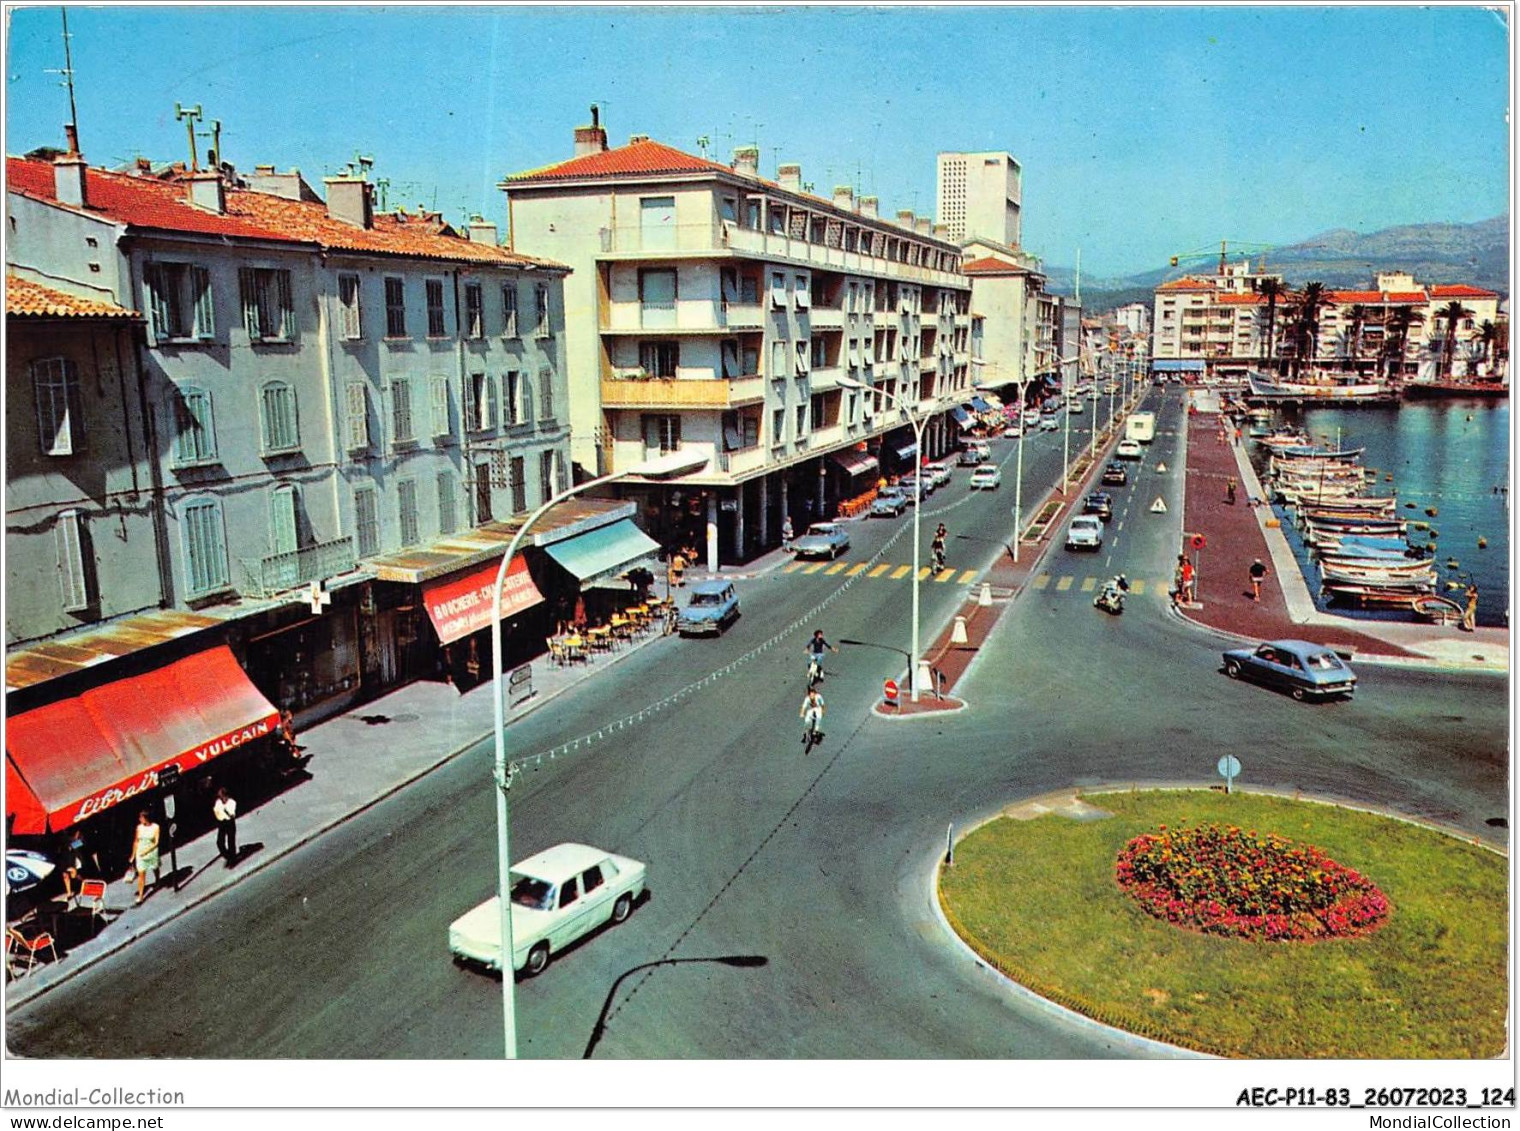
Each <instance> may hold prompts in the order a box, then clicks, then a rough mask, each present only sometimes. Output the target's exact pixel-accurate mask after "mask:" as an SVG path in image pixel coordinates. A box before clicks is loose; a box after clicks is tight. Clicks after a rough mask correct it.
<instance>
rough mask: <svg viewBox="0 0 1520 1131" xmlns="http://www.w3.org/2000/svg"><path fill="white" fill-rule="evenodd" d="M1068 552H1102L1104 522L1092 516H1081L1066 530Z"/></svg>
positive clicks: (1072, 521) (1073, 520)
mask: <svg viewBox="0 0 1520 1131" xmlns="http://www.w3.org/2000/svg"><path fill="white" fill-rule="evenodd" d="M1066 548H1067V549H1068V550H1101V549H1102V548H1103V520H1102V519H1100V518H1095V517H1093V516H1092V515H1090V514H1079V515H1077V517H1076V518H1074V519H1072V520H1071V525H1070V526H1068V527H1067V528H1066Z"/></svg>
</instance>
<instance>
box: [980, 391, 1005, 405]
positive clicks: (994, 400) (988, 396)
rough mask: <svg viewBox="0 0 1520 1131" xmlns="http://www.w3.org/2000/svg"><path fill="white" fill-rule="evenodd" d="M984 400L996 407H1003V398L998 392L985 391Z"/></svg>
mask: <svg viewBox="0 0 1520 1131" xmlns="http://www.w3.org/2000/svg"><path fill="white" fill-rule="evenodd" d="M982 400H984V401H986V402H987V403H988V404H989V405H991V406H992V407H993V408H995V409H996V408H1002V407H1003V398H1002V397H1000V396H998V395H997V394H996V393H988V392H983V393H982Z"/></svg>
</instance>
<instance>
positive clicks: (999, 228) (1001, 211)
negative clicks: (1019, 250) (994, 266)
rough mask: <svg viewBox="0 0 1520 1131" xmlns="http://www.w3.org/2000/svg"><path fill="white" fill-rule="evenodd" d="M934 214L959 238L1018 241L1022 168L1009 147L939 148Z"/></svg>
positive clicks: (1012, 245)
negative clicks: (986, 149) (968, 150)
mask: <svg viewBox="0 0 1520 1131" xmlns="http://www.w3.org/2000/svg"><path fill="white" fill-rule="evenodd" d="M936 173H937V176H936V182H935V184H936V187H935V215H936V216H937V217H938V219H939V222H940V223H941V224H943V225H944V226H945V234H946V235H948V236H949V237H950V238H951V239H953V240H956V241H963V240H966V239H969V238H971V237H973V236H983V237H985V238H987V239H992V240H997V241H998V242H999V243H1003V244H1006V245H1008V246H1009V247H1018V246H1019V242H1020V239H1021V236H1022V230H1023V220H1022V210H1023V180H1024V171H1023V168H1022V167H1021V166H1020V165H1019V163H1018V162H1017V161H1015V160H1014V159H1013V157H1011V156H1010V155H1009V154H1007V153H941V154H940V155H939V159H938V162H937V169H936Z"/></svg>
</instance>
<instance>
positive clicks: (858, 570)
mask: <svg viewBox="0 0 1520 1131" xmlns="http://www.w3.org/2000/svg"><path fill="white" fill-rule="evenodd" d="M870 564H871V563H870V562H861V563H860V564H859V565H854V566H851V567H850V572H849V573H847V574H845V576H846V577H854V576H855V575H856V574H858V573H862V572H863V571H864V570H865V568H866V566H868V565H870Z"/></svg>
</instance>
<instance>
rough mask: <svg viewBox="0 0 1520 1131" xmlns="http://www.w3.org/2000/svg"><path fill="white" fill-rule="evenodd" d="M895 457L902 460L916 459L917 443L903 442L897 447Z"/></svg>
mask: <svg viewBox="0 0 1520 1131" xmlns="http://www.w3.org/2000/svg"><path fill="white" fill-rule="evenodd" d="M897 458H898V459H902V460H909V459H917V458H918V445H917V444H916V443H915V444H905V445H903V446H902V447H900V448H898V449H897Z"/></svg>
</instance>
